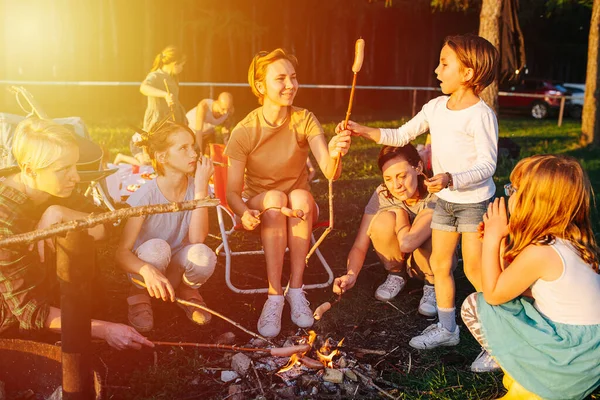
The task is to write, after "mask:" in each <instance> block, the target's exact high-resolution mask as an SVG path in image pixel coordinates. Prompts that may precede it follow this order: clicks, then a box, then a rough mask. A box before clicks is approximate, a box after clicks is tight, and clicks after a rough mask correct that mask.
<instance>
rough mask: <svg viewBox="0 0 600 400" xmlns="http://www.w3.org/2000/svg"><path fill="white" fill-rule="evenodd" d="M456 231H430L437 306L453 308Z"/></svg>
mask: <svg viewBox="0 0 600 400" xmlns="http://www.w3.org/2000/svg"><path fill="white" fill-rule="evenodd" d="M459 236H460V233H458V232H446V231H440V230H437V229H434V230H433V231H432V235H431V240H432V251H431V259H430V263H431V269H432V271H433V275H434V277H435V297H436V300H437V304H438V307H439V308H454V297H455V293H456V288H455V286H454V277H453V276H452V260H453V257H454V251H455V249H456V245H457V244H458V238H459Z"/></svg>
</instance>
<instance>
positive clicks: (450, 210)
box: [431, 198, 492, 232]
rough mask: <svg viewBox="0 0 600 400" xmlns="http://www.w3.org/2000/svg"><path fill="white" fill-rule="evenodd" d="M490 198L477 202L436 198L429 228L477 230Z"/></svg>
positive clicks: (460, 230)
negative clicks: (464, 202)
mask: <svg viewBox="0 0 600 400" xmlns="http://www.w3.org/2000/svg"><path fill="white" fill-rule="evenodd" d="M491 200H492V199H488V200H485V201H482V202H479V203H468V204H459V203H450V202H448V201H444V200H442V199H440V198H438V199H437V203H436V205H435V211H434V212H433V217H432V219H431V229H437V230H439V231H446V232H477V226H478V225H479V223H480V222H481V221H483V215H484V214H485V213H486V211H487V208H488V204H490V201H491Z"/></svg>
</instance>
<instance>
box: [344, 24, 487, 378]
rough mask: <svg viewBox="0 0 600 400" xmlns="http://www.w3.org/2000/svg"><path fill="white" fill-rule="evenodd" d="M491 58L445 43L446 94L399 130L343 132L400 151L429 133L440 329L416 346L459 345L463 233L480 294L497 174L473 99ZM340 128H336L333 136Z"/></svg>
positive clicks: (477, 47)
mask: <svg viewBox="0 0 600 400" xmlns="http://www.w3.org/2000/svg"><path fill="white" fill-rule="evenodd" d="M497 60H498V51H497V50H496V48H495V47H494V46H493V45H492V44H491V43H490V42H488V41H487V40H485V39H483V38H481V37H478V36H474V35H465V36H453V37H448V38H446V41H445V44H444V47H443V48H442V51H441V54H440V63H439V65H438V67H437V68H436V70H435V73H436V74H437V78H438V80H440V81H441V83H440V86H441V89H442V92H443V93H444V94H445V95H446V96H440V97H438V98H435V99H433V100H431V101H430V102H428V103H427V104H425V106H423V109H422V110H421V111H420V112H419V113H418V114H417V115H416V116H415V117H414V118H413V119H411V120H410V121H409V122H407V123H406V124H404V125H403V126H402V127H400V128H398V129H377V128H370V127H366V126H362V125H360V124H357V123H355V122H352V121H349V122H348V125H347V126H346V127H345V128H346V129H347V130H350V131H352V132H353V133H354V134H356V135H360V136H364V137H366V138H369V139H371V140H374V141H376V142H377V143H380V144H384V145H389V146H404V145H406V144H407V143H409V142H410V141H411V140H413V139H415V138H416V137H417V136H419V135H420V134H422V133H425V132H427V131H429V132H430V133H431V151H432V167H433V172H434V176H433V178H431V179H429V180H428V181H426V182H425V184H426V185H427V187H428V190H429V191H430V192H431V193H437V196H438V202H437V205H436V208H435V211H434V214H433V218H432V222H431V228H432V230H433V231H432V246H433V249H432V255H431V267H432V269H433V274H434V279H435V292H436V299H437V304H438V317H439V323H437V324H433V325H431V326H429V327H427V328H426V329H425V330H424V331H423V332H422V333H421V334H420V335H418V336H416V337H414V338H413V339H412V340H411V341H410V345H411V346H412V347H414V348H418V349H431V348H435V347H438V346H455V345H457V344H458V343H459V329H458V326H457V325H456V315H455V314H456V313H455V308H454V303H455V286H454V278H453V276H452V256H453V253H454V251H455V250H456V246H457V245H458V240H459V238H460V236H461V234H462V253H463V264H464V270H465V274H466V275H467V278H468V279H469V281H470V282H471V283H472V284H473V286H474V287H475V289H477V290H478V291H480V290H481V242H480V241H479V238H478V233H477V227H478V225H479V223H480V222H481V221H482V219H483V215H484V214H485V212H486V209H487V205H488V203H489V201H490V199H491V198H492V197H493V196H494V193H495V185H494V181H493V179H492V175H493V174H494V172H495V170H496V156H497V150H498V123H497V121H496V115H495V114H494V111H493V110H492V109H491V108H489V107H488V106H487V104H485V102H483V100H481V99H480V98H479V93H481V91H482V90H483V89H485V88H486V87H487V86H488V85H489V84H490V83H492V82H493V81H494V79H495V76H496V66H497V62H498V61H497ZM343 128H344V127H343V123H340V124H339V125H338V127H337V129H336V130H337V131H342V130H344V129H343ZM480 358H481V359H479V358H478V360H476V362H475V363H474V365H472V369H473V370H478V371H480V370H491V369H495V368H496V366H495V365H492V364H493V360H491V358H490V357H489V356H487V354H484V356H483V357H480ZM480 364H483V366H481V365H480Z"/></svg>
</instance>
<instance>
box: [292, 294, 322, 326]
mask: <svg viewBox="0 0 600 400" xmlns="http://www.w3.org/2000/svg"><path fill="white" fill-rule="evenodd" d="M285 298H286V299H287V301H288V303H290V308H291V309H292V310H291V315H292V322H293V323H295V324H296V325H298V326H299V327H300V328H310V327H311V326H312V325H313V324H314V322H315V318H314V317H313V312H312V311H311V310H310V307H309V304H310V303H309V302H308V300H306V296H305V295H304V291H303V290H301V289H288V290H287V291H286V293H285Z"/></svg>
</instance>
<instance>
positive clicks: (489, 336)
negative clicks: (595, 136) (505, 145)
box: [461, 155, 600, 400]
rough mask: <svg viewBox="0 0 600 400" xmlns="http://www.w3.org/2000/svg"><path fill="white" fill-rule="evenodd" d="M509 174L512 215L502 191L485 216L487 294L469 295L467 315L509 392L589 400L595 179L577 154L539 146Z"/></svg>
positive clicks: (594, 323)
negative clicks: (556, 153)
mask: <svg viewBox="0 0 600 400" xmlns="http://www.w3.org/2000/svg"><path fill="white" fill-rule="evenodd" d="M510 181H511V183H510V184H507V185H506V186H505V192H506V195H507V196H509V198H508V211H509V212H510V220H508V218H507V211H506V206H505V201H504V198H501V199H496V200H494V202H493V203H492V204H490V205H489V207H488V210H487V213H486V215H485V216H484V218H483V222H484V224H482V225H483V226H484V230H483V258H482V293H473V294H472V295H470V296H469V297H467V299H466V300H465V301H464V303H463V306H462V310H461V314H462V317H463V320H464V322H465V325H466V326H467V327H468V328H469V330H470V331H471V333H472V334H473V336H474V337H475V338H476V339H477V341H478V342H479V343H480V344H481V345H482V346H483V347H484V348H485V349H487V351H488V352H489V353H490V354H491V355H493V356H494V358H495V359H496V361H497V362H498V363H499V364H500V366H501V367H502V369H503V370H504V371H505V385H506V386H507V389H509V391H508V394H507V396H506V398H517V397H514V396H516V395H518V394H520V395H521V396H522V397H518V398H523V399H524V398H528V399H530V398H532V399H533V398H536V399H539V398H544V399H556V400H558V399H561V400H562V399H583V398H584V397H586V396H587V395H588V394H590V393H591V392H592V391H593V390H594V389H595V388H596V387H597V386H598V385H599V384H600V364H599V363H598V360H599V359H600V309H599V308H598V304H600V275H598V257H599V249H598V246H597V244H596V240H595V238H594V232H593V231H592V227H591V220H590V211H591V210H590V197H591V196H592V193H591V185H590V181H589V178H588V177H587V174H586V173H585V172H584V170H583V169H582V168H581V165H579V163H578V162H577V161H576V160H575V159H573V158H571V157H566V156H554V155H538V156H533V157H529V158H526V159H524V160H521V161H520V162H519V163H518V164H517V166H516V167H515V169H514V170H513V172H512V173H511V175H510ZM511 378H514V380H515V381H513V382H511V380H512V379H511ZM527 392H529V393H527ZM538 396H539V397H538Z"/></svg>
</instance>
